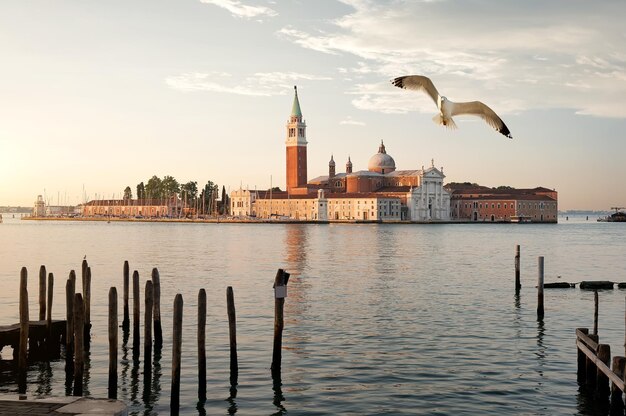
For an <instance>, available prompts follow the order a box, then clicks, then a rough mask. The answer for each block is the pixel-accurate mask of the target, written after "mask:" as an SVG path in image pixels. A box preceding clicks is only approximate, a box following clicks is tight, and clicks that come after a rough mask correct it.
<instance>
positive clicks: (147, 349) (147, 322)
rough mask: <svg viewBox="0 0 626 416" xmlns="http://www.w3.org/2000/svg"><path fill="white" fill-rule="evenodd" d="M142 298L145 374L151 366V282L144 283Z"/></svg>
mask: <svg viewBox="0 0 626 416" xmlns="http://www.w3.org/2000/svg"><path fill="white" fill-rule="evenodd" d="M144 297H145V307H146V311H145V312H144V322H143V329H144V336H143V359H144V364H145V367H146V369H148V370H146V371H144V373H147V372H149V369H150V367H151V365H152V307H153V306H154V285H153V283H152V280H147V281H146V287H145V293H144Z"/></svg>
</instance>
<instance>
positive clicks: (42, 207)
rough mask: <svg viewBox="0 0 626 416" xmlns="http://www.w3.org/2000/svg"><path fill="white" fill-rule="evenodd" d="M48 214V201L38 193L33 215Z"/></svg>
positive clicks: (41, 215)
mask: <svg viewBox="0 0 626 416" xmlns="http://www.w3.org/2000/svg"><path fill="white" fill-rule="evenodd" d="M45 215H46V203H45V202H44V200H43V196H41V195H37V200H36V201H35V207H34V208H33V217H43V216H45Z"/></svg>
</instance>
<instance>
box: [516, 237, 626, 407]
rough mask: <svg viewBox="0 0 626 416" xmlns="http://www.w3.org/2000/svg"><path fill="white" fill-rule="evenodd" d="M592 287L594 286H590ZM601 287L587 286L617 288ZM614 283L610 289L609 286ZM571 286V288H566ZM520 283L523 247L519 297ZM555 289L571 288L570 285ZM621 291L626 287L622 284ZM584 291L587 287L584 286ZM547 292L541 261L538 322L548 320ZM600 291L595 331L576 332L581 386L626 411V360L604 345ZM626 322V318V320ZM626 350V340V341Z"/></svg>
mask: <svg viewBox="0 0 626 416" xmlns="http://www.w3.org/2000/svg"><path fill="white" fill-rule="evenodd" d="M589 283H591V282H589ZM595 283H598V284H597V285H587V286H588V287H589V288H594V286H595V287H598V288H606V287H610V288H612V287H613V283H612V282H604V281H602V282H595ZM608 283H610V285H607V284H608ZM566 285H567V286H566ZM521 287H522V285H521V283H520V246H519V245H517V246H516V250H515V290H516V292H517V293H519V290H520V289H521ZM553 287H571V285H570V284H569V283H567V284H563V285H561V286H556V285H555V286H553ZM620 287H623V286H622V285H621V284H620ZM581 288H584V286H583V285H582V284H581ZM543 289H544V259H543V257H539V258H538V279H537V319H543V317H544V305H543ZM598 304H599V301H598V291H597V290H595V291H594V314H593V331H592V333H589V329H588V328H578V329H576V348H577V350H578V382H579V383H580V384H581V385H584V386H585V387H586V388H587V391H588V392H590V393H594V395H595V397H596V398H599V399H601V400H605V399H607V398H609V397H610V403H611V408H612V409H613V410H615V409H618V410H623V409H624V401H623V397H622V396H623V393H625V392H626V390H625V386H626V371H625V370H626V357H621V356H615V357H613V359H612V360H611V346H610V345H608V344H600V340H599V336H598ZM625 319H626V318H625ZM624 346H625V347H626V339H625V340H624Z"/></svg>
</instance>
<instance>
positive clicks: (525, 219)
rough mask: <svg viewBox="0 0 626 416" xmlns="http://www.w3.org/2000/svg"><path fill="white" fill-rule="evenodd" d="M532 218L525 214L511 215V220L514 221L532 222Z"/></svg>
mask: <svg viewBox="0 0 626 416" xmlns="http://www.w3.org/2000/svg"><path fill="white" fill-rule="evenodd" d="M531 221H532V218H531V217H526V216H524V215H513V216H512V217H511V222H514V223H525V222H531Z"/></svg>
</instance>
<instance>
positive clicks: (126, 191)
mask: <svg viewBox="0 0 626 416" xmlns="http://www.w3.org/2000/svg"><path fill="white" fill-rule="evenodd" d="M124 199H133V191H132V190H131V189H130V186H127V187H126V189H124Z"/></svg>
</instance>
